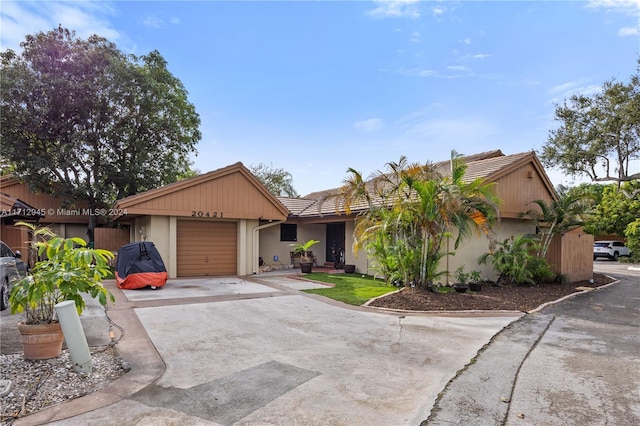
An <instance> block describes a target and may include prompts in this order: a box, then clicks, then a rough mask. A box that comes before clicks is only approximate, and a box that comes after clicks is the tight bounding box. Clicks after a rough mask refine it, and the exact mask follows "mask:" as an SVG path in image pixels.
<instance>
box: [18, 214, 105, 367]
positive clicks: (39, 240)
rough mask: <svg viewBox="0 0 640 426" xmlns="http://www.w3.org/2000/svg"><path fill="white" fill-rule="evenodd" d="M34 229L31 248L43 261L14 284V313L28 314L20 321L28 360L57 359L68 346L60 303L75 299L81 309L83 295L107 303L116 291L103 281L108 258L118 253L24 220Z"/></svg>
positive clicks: (83, 304) (19, 327) (83, 303)
mask: <svg viewBox="0 0 640 426" xmlns="http://www.w3.org/2000/svg"><path fill="white" fill-rule="evenodd" d="M17 225H21V226H25V227H27V228H29V229H30V230H31V232H32V235H33V239H32V241H31V247H32V249H33V250H34V251H35V253H37V257H38V259H41V260H38V261H37V262H36V263H35V265H33V267H32V268H31V273H30V274H28V275H27V276H25V277H23V278H21V279H20V280H18V281H17V282H16V283H15V284H14V286H13V287H12V289H11V292H10V295H9V302H10V305H11V313H12V314H15V313H22V314H23V315H24V317H23V320H22V321H21V322H19V323H18V330H19V331H20V334H22V342H23V349H24V358H25V359H48V358H55V357H57V356H58V355H60V353H61V351H62V341H63V338H64V336H63V335H62V329H61V327H60V323H59V322H58V318H57V315H56V310H55V305H56V304H58V303H60V302H62V301H64V300H72V301H74V303H75V306H76V310H77V311H78V314H81V313H82V311H83V309H84V308H85V301H84V299H83V298H82V295H83V294H88V295H90V296H91V297H93V298H97V299H98V302H99V303H100V304H101V305H102V306H105V305H106V304H107V300H108V299H109V300H111V301H114V300H115V298H114V297H113V295H112V294H111V293H110V292H109V291H108V290H107V289H106V288H104V287H103V286H102V283H101V281H102V279H103V278H104V277H105V276H107V275H108V274H109V272H110V271H109V267H108V262H109V260H110V259H112V258H113V257H114V255H113V253H111V252H110V251H107V250H95V249H90V248H88V247H87V243H86V242H85V241H84V240H83V239H82V238H62V237H59V236H58V235H56V234H55V233H54V232H52V231H51V230H50V229H49V228H37V227H36V226H34V225H32V224H29V223H24V222H19V223H18V224H17Z"/></svg>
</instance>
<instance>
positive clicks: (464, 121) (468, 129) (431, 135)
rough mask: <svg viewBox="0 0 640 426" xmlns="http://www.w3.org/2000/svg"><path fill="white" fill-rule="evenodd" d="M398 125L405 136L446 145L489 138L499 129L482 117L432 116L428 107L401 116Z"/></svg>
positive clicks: (450, 145) (463, 143)
mask: <svg viewBox="0 0 640 426" xmlns="http://www.w3.org/2000/svg"><path fill="white" fill-rule="evenodd" d="M398 125H399V126H400V127H401V128H402V129H403V131H404V135H405V138H408V139H410V140H416V139H417V140H423V141H425V142H429V143H432V144H445V145H446V146H448V147H456V146H457V147H461V146H463V145H467V144H469V143H478V142H481V141H485V140H489V139H491V138H492V137H493V136H495V135H496V134H498V133H499V131H500V130H499V129H498V128H496V126H494V125H493V124H492V123H490V122H488V121H487V120H486V119H484V118H482V117H475V116H466V117H465V116H456V117H433V112H432V111H431V112H429V110H428V109H427V110H422V111H416V112H414V113H412V114H410V115H408V116H406V117H404V118H402V119H401V120H399V122H398Z"/></svg>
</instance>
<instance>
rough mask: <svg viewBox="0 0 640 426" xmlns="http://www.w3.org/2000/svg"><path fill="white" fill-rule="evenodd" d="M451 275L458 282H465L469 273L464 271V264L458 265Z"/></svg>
mask: <svg viewBox="0 0 640 426" xmlns="http://www.w3.org/2000/svg"><path fill="white" fill-rule="evenodd" d="M453 276H454V277H455V279H456V282H457V283H459V284H466V283H467V282H468V281H469V273H468V272H465V270H464V265H460V266H458V269H456V271H455V272H454V273H453Z"/></svg>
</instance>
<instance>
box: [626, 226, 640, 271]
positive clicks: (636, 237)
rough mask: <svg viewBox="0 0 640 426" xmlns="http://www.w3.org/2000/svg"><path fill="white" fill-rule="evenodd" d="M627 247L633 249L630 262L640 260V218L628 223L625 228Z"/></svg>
mask: <svg viewBox="0 0 640 426" xmlns="http://www.w3.org/2000/svg"><path fill="white" fill-rule="evenodd" d="M625 236H626V237H627V247H629V250H630V251H631V254H630V256H629V259H627V260H628V261H629V262H640V219H636V220H634V221H633V222H631V223H630V224H628V225H627V228H626V230H625Z"/></svg>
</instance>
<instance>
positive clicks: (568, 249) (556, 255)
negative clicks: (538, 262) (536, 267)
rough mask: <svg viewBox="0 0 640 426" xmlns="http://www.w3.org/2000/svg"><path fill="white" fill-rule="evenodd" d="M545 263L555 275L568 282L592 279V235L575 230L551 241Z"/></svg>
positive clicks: (557, 236)
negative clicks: (564, 278)
mask: <svg viewBox="0 0 640 426" xmlns="http://www.w3.org/2000/svg"><path fill="white" fill-rule="evenodd" d="M547 261H548V262H549V264H550V265H551V266H552V268H553V270H554V271H555V272H556V273H559V274H562V275H565V276H566V277H567V279H568V280H569V282H576V281H582V280H590V279H591V278H593V235H590V234H586V233H585V232H584V231H583V230H582V229H576V230H574V231H571V232H567V233H566V234H563V235H556V236H555V237H553V240H551V245H550V246H549V251H548V252H547Z"/></svg>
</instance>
